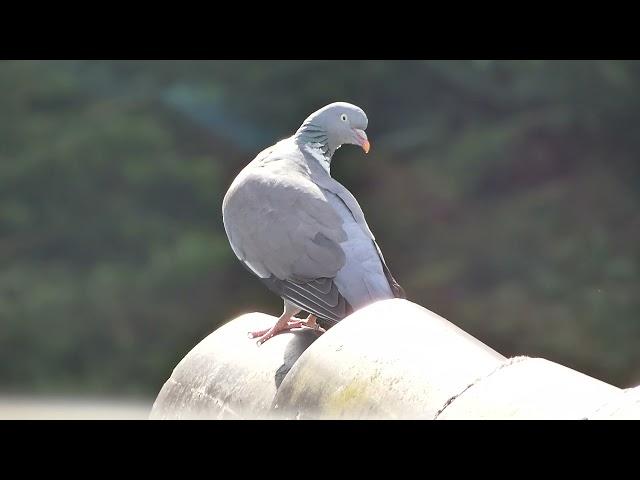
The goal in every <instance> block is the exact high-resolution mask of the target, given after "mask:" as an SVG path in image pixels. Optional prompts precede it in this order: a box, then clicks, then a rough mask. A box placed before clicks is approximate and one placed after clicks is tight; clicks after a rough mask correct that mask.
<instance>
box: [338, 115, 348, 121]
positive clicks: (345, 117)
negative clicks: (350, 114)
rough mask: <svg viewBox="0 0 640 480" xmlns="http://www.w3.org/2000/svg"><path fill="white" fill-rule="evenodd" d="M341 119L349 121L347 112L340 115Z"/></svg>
mask: <svg viewBox="0 0 640 480" xmlns="http://www.w3.org/2000/svg"><path fill="white" fill-rule="evenodd" d="M340 120H342V121H343V122H346V121H347V115H346V114H345V113H343V114H342V115H340Z"/></svg>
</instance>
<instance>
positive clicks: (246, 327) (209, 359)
mask: <svg viewBox="0 0 640 480" xmlns="http://www.w3.org/2000/svg"><path fill="white" fill-rule="evenodd" d="M274 322H275V318H274V317H272V316H270V315H265V314H261V313H250V314H247V315H243V316H241V317H239V318H237V319H235V320H233V321H231V322H229V323H227V324H225V325H223V326H222V327H220V328H219V329H217V330H216V331H215V332H213V333H212V334H211V335H209V336H208V337H206V338H205V339H204V340H202V341H201V342H200V343H199V344H198V345H196V346H195V347H194V348H193V350H191V351H190V352H189V353H188V354H187V356H185V357H184V358H183V359H182V361H181V362H180V363H179V364H178V365H177V366H176V368H175V369H174V370H173V374H172V375H171V377H170V378H169V380H167V382H166V383H165V384H164V386H163V387H162V390H161V391H160V394H159V395H158V398H157V399H156V401H155V403H154V405H153V408H152V410H151V415H150V417H149V418H150V419H234V418H235V419H251V418H268V417H269V416H270V415H269V412H270V409H271V403H272V401H273V398H274V396H275V394H276V391H277V387H278V385H280V382H282V379H283V378H284V376H285V375H286V373H287V372H288V371H289V369H290V368H291V366H292V365H293V364H294V362H295V361H296V360H297V359H298V357H299V356H300V354H301V353H302V352H303V351H304V350H305V349H306V348H307V347H308V346H309V345H311V343H313V341H314V340H315V339H316V338H317V337H318V334H317V333H316V332H312V331H311V330H305V331H298V332H295V333H285V334H281V335H277V336H276V337H274V338H272V339H271V340H269V341H268V342H266V343H265V344H264V345H262V346H260V347H258V346H257V345H256V341H255V340H253V339H250V338H248V337H247V332H249V331H251V330H258V329H261V328H267V327H269V326H271V325H273V323H274Z"/></svg>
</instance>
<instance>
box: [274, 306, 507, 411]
mask: <svg viewBox="0 0 640 480" xmlns="http://www.w3.org/2000/svg"><path fill="white" fill-rule="evenodd" d="M504 361H505V358H504V357H503V356H502V355H500V354H499V353H497V352H495V351H494V350H492V349H491V348H489V347H487V346H486V345H484V344H483V343H481V342H480V341H478V340H476V339H475V338H473V337H472V336H470V335H468V334H467V333H465V332H464V331H462V330H460V329H459V328H458V327H456V326H455V325H453V324H452V323H450V322H448V321H447V320H445V319H444V318H442V317H439V316H438V315H436V314H434V313H432V312H430V311H429V310H426V309H425V308H422V307H420V306H418V305H416V304H414V303H411V302H408V301H406V300H399V299H396V300H387V301H384V302H378V303H375V304H373V305H369V306H368V307H366V308H363V309H362V310H359V311H357V312H355V313H354V314H353V315H351V316H350V317H349V318H347V319H345V320H343V321H342V322H341V323H339V324H338V325H337V326H335V327H333V328H332V329H330V330H329V331H328V332H327V333H326V334H324V335H323V336H322V337H321V338H320V339H318V340H317V341H316V343H315V344H314V345H313V348H311V349H308V350H307V351H306V352H305V353H304V354H302V355H301V356H300V358H299V359H298V361H297V362H296V364H295V365H294V367H293V368H292V369H291V371H290V372H289V374H288V375H287V377H286V378H285V379H284V381H283V382H282V385H281V387H280V389H279V391H278V394H277V396H276V400H275V405H274V407H275V409H277V410H279V411H281V412H282V413H283V414H284V415H285V416H286V417H287V418H385V419H394V418H424V419H427V418H434V417H435V416H436V414H437V413H438V411H439V409H440V408H442V407H443V405H445V403H446V402H447V401H448V400H449V399H450V398H451V397H453V396H455V395H457V394H458V393H460V392H461V391H463V390H464V389H465V388H466V387H467V386H468V385H469V384H470V383H471V382H473V381H474V380H475V379H476V378H478V377H481V376H483V375H486V374H489V373H490V372H491V371H493V370H495V369H496V368H497V367H498V366H499V365H500V364H501V363H502V362H504Z"/></svg>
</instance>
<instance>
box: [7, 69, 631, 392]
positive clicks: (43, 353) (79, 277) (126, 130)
mask: <svg viewBox="0 0 640 480" xmlns="http://www.w3.org/2000/svg"><path fill="white" fill-rule="evenodd" d="M338 100H341V101H348V102H352V103H355V104H357V105H359V106H361V107H362V108H363V109H364V110H365V111H366V112H367V114H368V116H369V128H368V133H369V137H370V139H371V143H372V151H371V152H370V153H369V155H368V156H364V155H363V154H362V152H360V151H358V149H356V148H343V149H341V150H340V151H339V152H338V153H337V154H336V157H335V158H334V162H333V168H332V174H333V176H334V177H336V178H337V179H338V180H340V181H341V182H342V183H344V184H345V185H346V186H347V187H348V188H349V189H350V190H351V191H352V192H353V193H354V194H355V195H356V196H357V197H358V199H359V201H360V203H361V205H362V207H363V209H364V211H365V214H366V215H367V218H368V221H369V224H370V225H371V226H372V229H373V230H374V231H375V233H376V236H377V238H378V241H379V243H380V245H381V248H382V249H383V251H384V253H385V257H386V259H387V262H388V263H389V265H390V267H391V269H392V271H393V272H394V274H395V276H396V278H397V279H398V280H399V282H400V283H401V285H403V287H404V288H405V289H406V291H407V294H408V296H409V298H410V299H411V300H413V301H415V302H417V303H419V304H421V305H423V306H425V307H427V308H429V309H430V310H433V311H434V312H436V313H438V314H440V315H442V316H444V317H446V318H447V319H449V320H450V321H452V322H454V323H455V324H457V325H459V326H460V327H461V328H463V329H465V330H467V331H468V332H470V333H471V334H473V335H475V336H476V337H478V338H479V339H480V340H482V341H484V342H486V343H488V344H489V345H490V346H492V347H494V348H495V349H497V350H498V351H500V352H501V353H503V354H505V355H515V354H526V355H532V356H543V357H546V358H548V359H550V360H554V361H557V362H560V363H562V364H565V365H568V366H570V367H572V368H576V369H578V370H580V371H582V372H585V373H588V374H590V375H593V376H595V377H597V378H600V379H602V380H605V381H607V382H610V383H613V384H615V385H618V386H620V387H626V386H633V385H637V384H639V383H640V318H639V315H640V290H639V279H640V278H639V274H640V249H639V240H640V213H639V211H638V206H639V200H640V198H639V196H640V183H639V180H640V179H639V175H640V159H639V158H638V156H639V153H640V63H639V62H633V61H629V62H626V61H402V62H401V61H357V62H356V61H206V62H205V61H4V62H0V262H1V268H0V393H15V392H19V393H32V394H45V393H46V394H51V393H61V394H90V395H96V394H98V395H107V394H108V395H143V396H147V397H150V398H153V397H154V396H155V395H156V393H157V392H158V390H159V389H160V387H161V386H162V384H163V382H164V381H165V380H166V378H167V377H168V376H169V375H170V373H171V370H172V369H173V367H174V366H175V364H176V363H177V362H178V361H179V360H180V359H181V358H182V357H183V356H184V354H186V353H187V351H189V350H190V349H191V348H192V347H193V346H194V345H195V344H196V343H197V342H198V341H200V340H201V339H202V338H204V337H205V336H206V335H208V334H209V333H210V332H212V331H213V330H214V329H215V328H216V327H217V326H218V325H220V324H221V323H223V322H225V321H227V320H229V319H231V318H233V317H235V316H237V315H239V314H241V313H244V312H249V311H263V312H267V313H271V314H279V313H280V309H281V300H280V299H279V298H277V297H275V296H273V295H272V294H270V293H269V292H268V291H266V289H265V288H264V287H263V286H262V285H261V283H260V282H258V281H257V280H256V279H254V278H253V277H251V276H250V275H249V274H248V273H247V272H246V271H245V270H244V269H243V268H242V267H241V266H240V264H239V262H238V261H237V260H236V259H235V257H234V256H233V253H232V251H231V248H230V247H229V246H228V243H227V239H226V236H225V233H224V229H223V225H222V218H221V203H222V198H223V196H224V193H225V191H226V189H227V187H228V186H229V184H230V183H231V181H232V180H233V178H234V177H235V175H236V174H237V173H238V172H239V171H240V169H241V168H242V167H243V166H244V165H245V164H246V163H248V162H249V161H250V160H251V159H252V158H253V157H254V156H255V154H256V153H257V152H259V151H260V150H261V149H262V148H264V147H266V146H268V145H271V144H273V143H275V141H276V140H279V139H281V138H284V137H287V136H289V135H290V134H292V133H293V132H294V131H295V129H296V128H297V127H298V126H299V124H300V123H301V122H302V120H303V119H304V118H305V117H306V116H307V115H308V114H309V113H311V112H312V111H314V110H316V109H317V108H319V107H321V106H323V105H325V104H327V103H330V102H333V101H338Z"/></svg>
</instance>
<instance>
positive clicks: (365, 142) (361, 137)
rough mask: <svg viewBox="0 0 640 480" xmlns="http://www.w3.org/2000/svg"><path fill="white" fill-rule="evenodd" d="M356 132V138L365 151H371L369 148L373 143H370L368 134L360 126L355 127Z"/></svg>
mask: <svg viewBox="0 0 640 480" xmlns="http://www.w3.org/2000/svg"><path fill="white" fill-rule="evenodd" d="M353 131H354V133H355V134H356V140H357V142H358V145H360V146H361V147H362V149H363V150H364V153H369V149H370V148H371V144H370V143H369V139H368V138H367V134H366V133H364V130H360V129H358V128H354V129H353Z"/></svg>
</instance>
